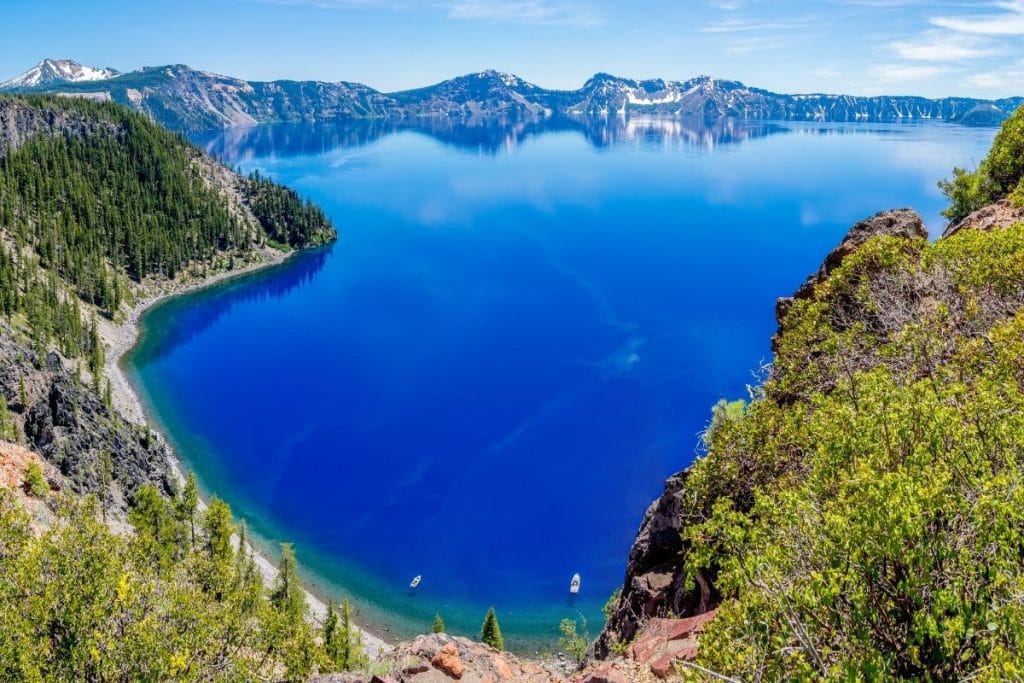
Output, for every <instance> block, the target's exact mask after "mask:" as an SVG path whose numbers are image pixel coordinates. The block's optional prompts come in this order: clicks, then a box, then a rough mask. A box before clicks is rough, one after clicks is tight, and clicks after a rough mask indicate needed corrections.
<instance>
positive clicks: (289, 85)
mask: <svg viewBox="0 0 1024 683" xmlns="http://www.w3.org/2000/svg"><path fill="white" fill-rule="evenodd" d="M62 62H63V63H65V64H66V65H68V66H66V67H65V69H64V70H63V71H60V72H59V73H58V74H57V75H56V76H51V75H45V76H44V75H38V76H37V75H36V71H37V70H39V69H40V68H41V65H45V64H48V63H55V60H43V62H40V64H39V65H37V66H36V67H33V69H31V70H29V71H28V72H26V73H25V74H22V75H21V76H18V77H16V78H14V79H11V80H10V81H7V82H6V83H3V84H0V90H11V91H16V92H49V93H62V94H71V95H82V96H86V97H90V98H93V99H109V100H114V101H116V102H120V103H122V104H126V105H128V106H130V107H132V108H134V109H137V110H139V111H142V112H145V113H146V114H148V115H149V116H151V117H152V118H153V119H155V120H156V121H158V122H159V123H161V124H163V125H164V126H166V127H168V128H171V129H174V130H180V131H190V132H191V131H201V130H210V129H217V128H229V127H234V126H244V125H253V124H256V123H264V122H272V121H308V122H312V121H322V120H330V119H342V118H374V117H397V118H403V117H425V116H447V117H457V118H469V117H505V118H525V117H538V116H540V117H550V116H588V115H599V116H611V115H628V114H649V115H658V116H686V117H698V118H703V119H706V120H707V119H718V118H739V119H753V120H783V121H819V122H846V121H896V120H940V121H951V122H957V123H964V124H967V125H995V124H998V123H999V122H1000V121H1002V120H1003V119H1005V118H1006V117H1007V116H1009V114H1010V113H1011V112H1012V111H1013V110H1015V109H1016V108H1017V107H1019V106H1020V105H1021V104H1024V97H1011V98H1005V99H1000V100H982V99H976V98H967V97H947V98H942V99H929V98H925V97H914V96H879V97H859V96H853V95H828V94H806V95H784V94H779V93H774V92H771V91H768V90H763V89H760V88H751V87H748V86H746V85H744V84H743V83H740V82H739V81H730V80H721V79H716V78H711V77H710V76H699V77H697V78H692V79H690V80H687V81H666V80H662V79H651V80H643V81H638V80H634V79H628V78H620V77H617V76H612V75H610V74H605V73H600V74H596V75H595V76H593V77H592V78H591V79H589V80H588V81H587V82H586V83H585V84H584V85H583V87H581V88H579V89H577V90H548V89H546V88H542V87H540V86H538V85H535V84H533V83H529V82H527V81H525V80H523V79H522V78H519V77H518V76H515V75H513V74H508V73H501V72H498V71H491V70H488V71H482V72H479V73H473V74H467V75H464V76H459V77H456V78H452V79H449V80H446V81H442V82H441V83H437V84H435V85H431V86H427V87H424V88H417V89H414V90H405V91H400V92H393V93H383V92H381V91H379V90H375V89H373V88H371V87H369V86H367V85H363V84H360V83H348V82H337V83H327V82H323V81H293V80H279V81H269V82H268V81H245V80H242V79H238V78H233V77H230V76H222V75H220V74H214V73H210V72H206V71H199V70H196V69H192V68H191V67H188V66H186V65H183V64H177V65H169V66H160V67H144V68H142V69H138V70H136V71H132V72H130V73H126V74H118V73H117V72H114V71H113V70H100V69H93V68H91V67H85V66H82V65H79V64H77V63H74V62H69V61H68V60H62ZM75 67H77V70H76V69H75ZM47 73H49V72H47ZM62 73H65V74H67V76H66V77H62V76H61V75H60V74H62ZM98 74H104V75H103V76H99V75H98Z"/></svg>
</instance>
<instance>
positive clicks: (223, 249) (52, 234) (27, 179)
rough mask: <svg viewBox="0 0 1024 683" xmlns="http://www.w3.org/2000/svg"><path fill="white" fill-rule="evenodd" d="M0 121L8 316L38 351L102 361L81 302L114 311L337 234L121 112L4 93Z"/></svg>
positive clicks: (256, 180) (275, 190)
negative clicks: (166, 284)
mask: <svg viewBox="0 0 1024 683" xmlns="http://www.w3.org/2000/svg"><path fill="white" fill-rule="evenodd" d="M0 114H3V116H2V117H0V118H2V119H5V120H6V121H10V122H13V123H9V124H8V125H6V126H0V148H2V149H0V226H2V235H0V236H2V240H0V308H2V311H0V312H2V313H4V314H5V315H7V316H11V315H13V314H15V313H22V314H24V315H25V316H26V317H27V318H28V323H29V324H28V329H29V330H30V331H31V334H32V335H33V336H35V337H36V338H37V342H36V346H37V348H38V350H39V351H42V350H43V349H44V347H46V345H47V344H49V343H50V342H51V341H55V342H56V344H57V346H58V347H59V348H60V350H61V351H62V352H63V353H64V354H65V355H66V356H71V357H74V356H78V355H82V354H90V353H95V352H96V351H97V348H96V338H95V330H94V326H93V327H90V326H89V325H88V324H86V323H85V322H83V309H82V305H83V304H85V305H91V306H94V307H95V309H94V310H97V311H99V312H100V313H102V314H105V315H107V316H111V317H113V316H114V314H115V313H116V312H117V311H118V310H119V309H120V307H121V305H122V304H123V303H125V302H126V301H127V300H128V299H129V298H130V297H131V295H132V291H133V289H134V285H136V284H138V283H142V282H144V281H145V280H147V278H148V279H152V278H163V279H173V278H175V277H177V276H178V275H179V274H180V273H181V272H182V271H183V269H185V268H186V267H189V266H192V267H199V268H202V269H203V270H204V272H205V271H206V270H207V269H209V270H217V269H224V268H230V267H231V265H232V264H233V263H234V262H235V260H236V259H238V260H239V261H244V260H247V259H248V258H249V257H250V256H251V255H252V254H253V253H254V252H255V251H257V250H259V249H261V248H263V247H264V245H266V244H268V243H269V244H272V245H276V246H279V247H283V248H287V249H290V248H299V247H307V246H313V245H316V244H321V243H324V242H326V241H329V240H331V239H333V238H334V236H335V232H334V229H333V227H332V226H331V224H330V222H329V221H328V220H327V218H326V217H325V216H324V214H323V213H322V212H321V211H320V209H319V208H317V207H315V206H313V205H312V204H309V203H303V202H302V201H301V200H300V199H299V197H298V195H296V194H295V193H294V192H293V191H291V190H289V189H287V188H283V187H281V186H280V185H277V184H275V183H273V182H272V181H270V180H268V179H266V178H262V177H260V176H257V175H253V176H250V177H248V178H244V179H243V178H239V177H238V176H236V175H235V174H234V173H232V172H231V171H229V170H228V169H226V168H224V167H222V166H220V165H219V164H217V163H216V162H214V161H212V160H211V159H209V158H207V157H206V156H205V155H203V154H202V152H200V151H199V149H197V148H196V147H194V146H193V145H191V144H189V143H188V142H187V141H185V140H184V139H183V138H181V137H180V136H178V135H175V134H173V133H170V132H168V131H166V130H164V129H163V128H160V127H159V126H157V125H156V124H154V123H152V122H151V121H150V120H149V119H147V118H146V117H145V116H142V115H140V114H137V113H134V112H131V111H129V110H128V109H126V108H124V107H121V106H119V105H115V104H110V103H95V102H90V101H87V100H83V99H79V98H60V97H47V96H40V95H33V96H24V97H13V96H0ZM53 122H56V123H53ZM4 143H6V144H4ZM65 289H67V290H70V292H72V293H73V294H74V295H77V296H70V297H69V296H64V291H65ZM41 355H43V354H42V353H40V356H41Z"/></svg>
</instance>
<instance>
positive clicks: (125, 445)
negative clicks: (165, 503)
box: [0, 323, 176, 510]
mask: <svg viewBox="0 0 1024 683" xmlns="http://www.w3.org/2000/svg"><path fill="white" fill-rule="evenodd" d="M69 366H70V363H69V362H68V361H66V360H64V359H63V358H61V357H60V356H59V355H58V354H56V353H54V352H50V353H49V354H47V356H46V358H44V359H40V358H39V357H38V356H37V355H36V354H35V352H33V351H32V350H30V349H28V348H26V347H25V346H24V345H23V344H21V343H20V342H19V341H18V340H17V338H16V336H15V334H14V332H13V331H12V330H11V328H10V327H9V326H8V325H7V324H6V323H0V393H2V395H3V396H4V398H5V399H6V401H7V405H8V407H9V410H10V414H11V417H12V418H13V419H14V422H15V423H16V425H17V427H18V431H19V433H20V434H22V435H23V437H24V440H25V442H26V445H27V446H28V447H29V448H31V449H32V450H33V451H34V452H35V453H38V454H39V456H41V457H42V458H43V459H44V460H45V461H46V462H48V463H50V464H51V465H52V466H53V467H54V468H56V470H57V471H59V472H60V474H61V477H62V479H63V481H64V482H65V483H66V485H67V487H68V489H69V490H70V491H71V492H72V493H75V494H79V495H84V494H99V493H101V492H103V497H104V500H106V501H107V502H108V504H110V505H113V506H114V507H116V508H119V509H121V510H123V509H124V507H125V505H126V501H128V500H130V499H131V496H132V495H133V494H134V493H135V491H136V490H137V489H138V487H139V486H141V485H142V484H145V483H154V484H156V485H157V486H158V488H160V489H162V490H163V491H164V492H166V493H170V492H172V491H173V490H174V489H175V487H176V479H175V476H174V473H173V471H172V468H171V454H170V453H169V451H168V450H167V448H166V446H164V445H163V444H162V443H161V442H159V441H158V440H157V439H156V438H155V437H154V436H153V434H152V433H150V432H149V431H148V430H146V429H144V428H139V427H136V426H133V425H130V424H128V423H127V422H125V421H124V420H122V419H121V418H120V417H119V416H117V415H116V414H114V413H113V412H112V411H111V410H110V409H109V408H107V406H106V405H104V404H103V402H102V401H101V400H100V399H99V398H98V397H97V395H96V393H95V392H94V391H92V390H91V389H90V388H89V387H86V386H83V384H82V382H80V381H79V380H77V379H76V375H75V374H74V373H73V372H72V371H71V370H70V369H69ZM22 386H24V397H23V396H22V391H21V387H22ZM108 479H109V481H108ZM105 484H109V488H106V489H105V488H104V486H105Z"/></svg>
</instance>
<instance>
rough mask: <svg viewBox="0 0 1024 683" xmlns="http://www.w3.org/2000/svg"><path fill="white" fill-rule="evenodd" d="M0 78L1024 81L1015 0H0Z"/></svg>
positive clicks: (965, 90) (862, 88)
mask: <svg viewBox="0 0 1024 683" xmlns="http://www.w3.org/2000/svg"><path fill="white" fill-rule="evenodd" d="M0 26H2V27H3V32H2V35H3V37H2V40H0V80H3V79H6V78H9V77H11V76H14V75H15V74H18V73H20V72H22V71H24V70H25V69H27V68H28V67H29V66H31V65H32V64H34V63H35V62H37V61H39V60H40V59H41V58H43V57H68V58H71V59H75V60H77V61H80V62H82V63H85V64H90V65H93V66H113V67H115V68H118V69H121V70H131V69H134V68H137V67H140V66H148V65H158V64H167V63H185V64H189V65H190V66H193V67H196V68H200V69H205V70H208V71H215V72H218V73H224V74H229V75H233V76H239V77H242V78H247V79H261V80H263V79H275V78H298V79H307V78H308V79H320V80H329V81H334V80H349V81H358V82H362V83H366V84H368V85H371V86H373V87H376V88H379V89H381V90H385V91H388V90H397V89H401V88H408V87H415V86H420V85H427V84H430V83H434V82H437V81H440V80H443V79H444V78H448V77H451V76H453V75H458V74H461V73H466V72H470V71H479V70H481V69H484V68H495V69H499V70H502V71H510V72H514V73H516V74H519V75H520V76H522V77H524V78H526V79H527V80H529V81H532V82H535V83H537V84H539V85H543V86H546V87H558V88H575V87H578V86H579V85H581V84H582V83H583V81H584V80H586V78H587V77H588V76H590V75H592V74H593V73H595V72H597V71H608V72H611V73H614V74H617V75H622V76H632V77H638V78H642V77H655V76H657V77H664V78H670V79H684V78H688V77H690V76H695V75H698V74H710V75H713V76H718V77H722V78H735V79H739V80H742V81H744V82H746V83H747V84H749V85H756V86H760V87H765V88H770V89H773V90H777V91H782V92H810V91H816V92H817V91H826V92H845V93H853V94H883V93H898V94H902V93H911V94H922V95H929V96H943V95H975V96H985V97H998V96H1006V95H1024V0H801V1H796V0H633V1H630V2H615V1H612V0H599V1H595V2H583V1H579V0H163V1H159V2H158V1H155V0H154V1H150V0H90V1H89V2H82V1H81V0H78V1H75V2H71V1H64V2H59V1H57V0H29V1H25V0H0Z"/></svg>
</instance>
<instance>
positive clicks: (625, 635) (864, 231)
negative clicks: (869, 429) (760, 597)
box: [594, 201, 1024, 660]
mask: <svg viewBox="0 0 1024 683" xmlns="http://www.w3.org/2000/svg"><path fill="white" fill-rule="evenodd" d="M1022 219H1024V214H1022V213H1021V211H1020V209H1018V208H1015V207H1013V206H1012V205H1010V204H1009V203H1007V202H1005V201H1004V202H1000V203H999V204H995V205H992V206H989V207H986V208H985V209H983V210H981V211H979V212H976V213H975V214H972V215H971V216H969V217H968V218H966V219H963V220H962V221H960V222H959V223H957V224H955V225H954V226H952V227H951V229H950V230H947V235H949V234H955V233H957V232H960V231H964V230H981V231H991V230H997V229H999V228H1001V227H1006V226H1009V225H1012V224H1015V223H1021V222H1022ZM926 237H927V232H926V230H925V228H924V225H923V222H922V220H921V217H920V216H919V215H918V214H917V213H915V212H914V211H912V210H910V209H900V210H894V211H886V212H882V213H879V214H877V215H875V216H872V217H870V218H868V219H866V220H864V221H861V222H859V223H857V224H856V225H854V226H853V227H852V228H851V229H850V230H849V232H848V233H847V234H846V236H845V237H844V238H843V240H842V241H841V242H840V244H839V245H838V246H837V247H836V248H835V249H834V250H833V251H832V252H831V253H830V254H829V255H828V256H827V257H826V258H825V259H824V262H823V263H822V266H821V268H820V269H819V270H818V271H816V272H815V273H814V274H812V275H811V276H810V277H809V278H808V280H807V281H806V282H805V283H804V284H803V285H802V286H801V287H800V288H799V289H798V290H797V291H796V292H795V293H794V295H793V296H792V297H785V298H782V299H780V300H779V303H778V306H777V310H776V316H777V319H778V323H779V332H778V333H777V334H776V337H775V341H776V349H777V350H778V342H779V340H780V339H782V340H784V339H785V335H787V334H790V333H791V332H792V333H794V334H802V333H804V331H802V330H799V329H796V330H794V329H791V325H792V324H793V323H792V320H790V318H789V317H788V313H789V311H790V310H791V308H792V307H793V306H794V303H795V302H797V301H800V300H817V298H818V297H819V296H821V294H820V292H821V291H822V290H824V291H826V292H827V294H826V296H830V297H833V298H837V299H836V300H835V301H834V302H833V303H831V304H830V305H831V306H833V307H835V308H834V309H833V311H832V312H831V318H830V319H831V321H832V324H833V325H835V326H837V327H838V328H839V329H845V328H846V327H849V326H851V325H858V324H859V325H866V326H867V329H869V330H871V334H879V335H885V334H888V332H887V330H895V329H899V328H902V327H904V326H906V325H908V324H913V323H914V321H915V320H918V319H925V318H926V316H928V315H929V312H930V311H934V310H936V308H935V307H936V305H937V302H943V301H947V302H948V303H947V304H945V305H947V306H948V309H947V310H950V311H953V312H954V313H953V316H954V317H956V316H959V315H961V314H962V313H961V311H962V310H963V307H962V305H961V304H960V303H958V302H959V297H960V296H961V294H960V293H958V292H957V291H956V290H955V289H951V288H950V287H949V283H948V282H946V281H945V276H941V274H940V275H939V276H936V275H932V276H929V277H927V278H922V279H920V280H917V281H913V282H912V281H911V280H910V279H909V275H902V276H901V275H898V274H897V275H895V276H890V275H886V276H885V279H883V278H882V277H881V276H877V277H878V279H876V280H875V281H872V282H870V283H868V282H864V283H863V285H862V286H864V287H870V288H871V290H870V291H872V295H873V297H874V298H875V299H876V300H878V301H888V303H887V304H885V305H884V306H883V309H884V310H881V309H879V310H876V309H871V310H854V309H853V308H852V303H849V302H846V300H845V299H844V298H843V295H842V293H841V292H840V293H836V292H835V291H834V290H833V288H834V286H835V284H834V283H833V282H831V281H830V278H831V277H832V276H833V274H835V273H837V272H839V271H840V270H841V269H842V267H843V265H844V264H845V263H846V261H847V259H849V258H850V257H851V256H853V255H855V254H857V253H858V250H860V249H861V248H862V247H863V246H864V245H865V244H867V243H868V242H872V241H875V238H884V239H887V240H890V241H891V243H892V244H902V245H906V247H905V248H906V249H908V250H913V249H915V248H918V247H915V246H914V245H921V244H924V243H925V238H926ZM878 267H881V266H878ZM1021 296H1022V295H1021V293H1020V291H1019V286H1018V287H1015V288H1012V289H1011V290H1007V291H1004V292H998V293H997V292H995V291H992V290H984V289H983V290H982V294H981V295H979V296H978V297H977V298H975V299H973V304H972V305H973V306H975V307H977V308H981V309H983V310H986V309H991V311H992V313H991V315H993V316H996V317H997V319H998V318H1003V317H1005V316H1007V315H1012V313H1013V312H1014V311H1016V310H1019V308H1020V306H1021V304H1022V303H1024V299H1022V298H1021ZM996 298H998V301H996V300H995V299H996ZM990 299H991V300H990ZM830 301H833V299H830ZM847 306H850V307H851V308H850V309H849V310H844V307H847ZM858 321H859V322H858ZM792 351H793V349H792V345H791V344H790V347H787V348H786V349H785V350H784V351H783V353H784V354H785V355H787V356H788V355H791V353H792ZM804 351H806V352H807V353H810V350H809V349H804ZM936 352H937V353H939V354H943V353H950V352H949V351H948V350H946V348H945V346H943V345H939V346H937V347H936ZM862 353H863V354H864V355H863V356H862V357H853V356H851V357H850V358H848V359H847V361H846V362H848V363H849V364H850V366H851V367H852V368H855V369H856V368H862V367H871V366H873V365H892V366H894V367H901V366H900V363H902V362H904V361H903V359H900V358H894V357H891V356H886V355H885V354H879V353H876V352H875V351H874V350H873V349H869V348H865V350H863V351H862ZM807 362H809V363H812V364H813V363H818V362H821V361H820V360H817V359H812V360H809V361H807ZM801 367H805V365H799V364H797V365H794V364H793V363H790V362H789V360H787V361H786V362H784V363H781V364H777V365H776V367H775V368H774V369H773V371H772V380H773V382H774V386H773V391H772V393H771V395H770V398H769V399H762V400H771V401H775V402H778V403H779V404H780V405H781V406H785V405H787V404H788V403H790V402H793V401H796V400H798V394H797V393H795V392H790V391H788V390H782V388H783V387H786V388H787V389H788V388H789V387H791V386H797V387H799V386H801V385H799V384H796V385H794V384H792V383H789V382H788V380H789V379H790V378H789V377H787V374H792V375H794V376H795V375H796V374H798V373H799V371H798V368H801ZM816 377H817V378H818V379H820V377H821V376H818V375H816ZM816 381H817V380H816ZM832 382H833V380H828V381H827V382H825V383H824V384H822V383H820V382H819V383H817V384H816V385H815V391H823V392H826V393H827V392H828V391H830V387H831V386H832V384H831V383H832ZM716 419H717V417H716ZM793 448H794V453H795V455H794V456H793V457H794V460H790V461H783V462H779V463H778V464H777V465H776V466H775V469H770V470H768V471H767V472H765V471H758V469H757V468H756V466H755V465H754V461H753V457H747V456H745V455H744V454H743V453H742V452H740V453H730V454H729V455H728V457H727V459H728V460H729V464H728V465H724V467H728V468H729V469H728V470H727V471H725V470H723V472H722V474H723V475H725V476H723V478H722V480H721V481H718V482H715V481H712V482H711V483H710V484H709V483H708V482H707V481H706V480H705V481H703V482H698V483H694V481H693V471H694V468H693V467H691V468H688V469H687V470H684V471H682V472H680V473H678V474H676V475H674V476H672V477H670V478H669V479H668V481H667V482H666V484H665V490H664V492H663V494H662V495H661V497H659V498H658V499H657V500H656V501H654V503H652V505H651V506H650V508H649V509H648V510H647V513H646V515H645V516H644V519H643V522H642V524H641V527H640V530H639V532H638V534H637V537H636V540H635V542H634V545H633V547H632V549H631V551H630V554H629V559H628V562H627V566H626V573H625V578H624V582H623V587H622V591H621V594H620V595H619V597H618V599H617V601H616V603H615V604H614V608H613V609H612V611H611V614H610V617H609V619H608V621H607V623H606V624H605V627H604V630H603V631H602V633H601V634H600V636H599V638H598V640H597V642H596V644H595V647H594V654H595V656H596V658H597V659H599V660H601V659H605V660H610V659H614V658H615V657H617V656H619V655H621V654H623V653H627V654H628V653H630V652H632V651H633V650H634V649H636V646H637V643H638V642H645V641H646V639H648V638H649V637H650V633H651V631H652V629H653V630H655V631H657V630H658V629H661V628H663V627H662V626H660V625H659V624H660V620H661V619H665V618H670V619H672V620H674V621H678V620H679V618H681V617H682V618H686V617H701V618H702V619H708V618H712V617H713V615H714V610H715V609H716V608H717V607H719V605H720V604H721V602H722V596H721V595H720V594H719V593H718V591H717V590H716V579H717V578H718V577H717V576H716V573H715V570H714V569H712V570H711V572H710V573H707V574H706V573H704V572H703V571H698V572H697V573H696V574H691V573H688V572H687V571H686V570H685V569H684V565H685V563H686V561H687V558H688V556H689V555H690V554H691V552H692V551H693V548H692V547H691V545H690V544H689V543H688V542H687V541H686V540H685V539H686V538H687V532H688V531H689V530H690V529H691V528H692V527H694V526H696V525H698V524H701V523H702V522H704V521H706V520H707V519H708V518H709V516H710V515H711V514H712V503H713V502H714V501H713V500H712V499H711V498H713V497H728V498H730V499H731V500H733V501H736V502H735V505H737V507H739V509H745V508H744V507H742V506H749V504H750V503H749V502H748V501H751V500H752V496H753V492H754V491H756V490H757V489H758V488H759V487H762V486H765V485H768V484H770V482H773V481H775V480H776V479H777V478H779V477H786V476H789V475H791V474H793V473H795V472H799V471H801V468H802V467H803V465H802V464H801V461H800V456H799V450H800V449H799V447H798V446H796V445H794V447H793ZM749 455H750V456H754V454H749ZM745 463H746V464H745ZM708 486H710V487H711V491H712V492H711V493H709V489H708ZM722 487H724V488H722ZM720 489H721V490H720ZM642 649H643V646H641V650H642ZM680 651H681V652H683V650H680ZM687 652H688V651H687ZM687 652H683V654H686V653H687ZM694 652H695V650H694ZM680 656H682V655H680Z"/></svg>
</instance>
